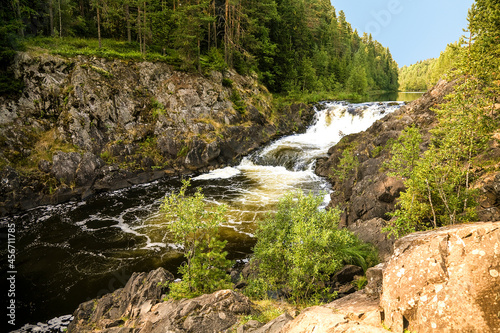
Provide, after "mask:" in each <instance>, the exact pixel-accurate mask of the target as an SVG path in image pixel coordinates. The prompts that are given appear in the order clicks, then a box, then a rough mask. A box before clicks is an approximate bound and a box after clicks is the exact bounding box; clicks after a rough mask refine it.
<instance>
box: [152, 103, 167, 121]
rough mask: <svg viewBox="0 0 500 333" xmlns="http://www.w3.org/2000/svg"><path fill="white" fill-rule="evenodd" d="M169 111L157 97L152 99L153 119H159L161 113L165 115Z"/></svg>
mask: <svg viewBox="0 0 500 333" xmlns="http://www.w3.org/2000/svg"><path fill="white" fill-rule="evenodd" d="M166 113H167V111H166V110H165V106H164V105H163V104H162V103H160V102H158V100H157V99H156V98H152V99H151V115H152V116H153V119H158V117H159V116H160V115H165V114H166Z"/></svg>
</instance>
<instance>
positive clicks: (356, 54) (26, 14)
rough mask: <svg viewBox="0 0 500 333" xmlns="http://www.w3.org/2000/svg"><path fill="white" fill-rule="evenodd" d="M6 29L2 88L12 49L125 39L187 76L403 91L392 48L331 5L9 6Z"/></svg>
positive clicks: (134, 2) (76, 1) (46, 2)
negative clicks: (208, 73)
mask: <svg viewBox="0 0 500 333" xmlns="http://www.w3.org/2000/svg"><path fill="white" fill-rule="evenodd" d="M0 27H1V29H2V31H1V33H0V36H1V41H0V44H1V45H0V48H1V50H0V52H1V57H2V59H1V65H2V70H3V79H2V80H3V81H4V83H5V80H6V78H7V77H8V76H6V74H5V70H6V69H7V67H8V64H9V61H11V59H12V51H13V50H15V49H16V48H19V47H21V45H22V44H23V43H20V42H23V41H25V40H26V38H28V37H37V38H41V37H42V36H45V37H50V38H52V39H57V38H62V39H64V38H70V37H72V38H85V39H89V38H94V39H96V38H97V39H98V41H99V47H100V48H101V47H103V48H104V47H105V46H104V44H103V41H105V39H112V40H115V41H122V42H123V43H124V44H126V45H127V47H129V48H134V49H135V50H136V51H137V52H140V53H141V54H142V55H143V56H144V57H145V56H146V55H148V54H159V55H161V56H162V57H163V58H162V59H166V61H168V62H170V63H172V64H174V65H176V66H177V67H178V68H180V69H182V70H187V71H199V72H203V71H204V70H206V69H208V70H211V69H215V70H224V69H226V68H233V69H235V70H236V71H238V72H239V73H240V74H250V73H256V74H258V76H259V79H260V80H261V82H262V83H264V84H265V85H266V86H267V87H268V88H269V90H271V91H272V92H275V93H291V92H311V91H315V92H318V91H348V92H352V93H356V94H363V93H365V92H366V91H369V90H391V91H393V90H397V87H398V66H397V64H396V62H395V61H394V60H393V59H392V57H391V53H390V52H389V49H388V48H385V47H383V46H382V45H381V44H380V43H379V42H377V41H375V40H373V39H372V37H371V35H366V34H364V35H363V36H359V35H358V33H357V31H355V30H354V31H353V29H352V27H351V25H350V24H349V23H348V22H347V21H346V17H345V14H344V13H343V12H342V11H340V12H338V13H337V12H336V11H335V8H334V7H333V6H332V5H331V3H330V1H329V0H308V1H305V0H219V1H217V0H188V1H182V2H181V1H179V0H149V1H139V0H34V1H28V0H15V1H8V0H2V6H1V7H0ZM28 40H29V39H28ZM81 46H82V48H83V46H85V45H84V44H82V45H81ZM4 85H5V84H4ZM9 85H10V84H9Z"/></svg>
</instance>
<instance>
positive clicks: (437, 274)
mask: <svg viewBox="0 0 500 333" xmlns="http://www.w3.org/2000/svg"><path fill="white" fill-rule="evenodd" d="M381 306H382V307H383V308H384V313H385V321H384V322H385V324H386V325H387V326H388V327H390V328H391V330H392V332H403V330H405V329H407V330H409V331H412V332H420V333H423V332H500V222H490V223H475V224H465V225H454V226H450V227H445V228H441V229H438V230H432V231H427V232H419V233H414V234H410V235H408V236H406V237H403V238H401V239H399V240H398V241H397V242H396V244H395V251H394V256H393V257H392V258H391V259H390V261H389V262H388V264H387V267H386V269H385V271H384V274H383V294H382V298H381Z"/></svg>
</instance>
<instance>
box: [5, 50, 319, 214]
mask: <svg viewBox="0 0 500 333" xmlns="http://www.w3.org/2000/svg"><path fill="white" fill-rule="evenodd" d="M13 66H14V67H13V69H14V73H16V77H18V78H20V79H22V80H23V82H24V86H25V88H24V90H23V91H22V93H21V95H20V96H17V97H16V98H10V99H9V98H5V97H1V98H0V141H1V142H2V150H1V152H0V174H1V176H2V179H3V180H4V181H3V182H2V188H1V196H0V215H6V214H12V213H14V212H19V211H23V210H26V209H30V208H33V207H36V206H39V205H45V204H56V203H60V202H64V201H68V200H72V199H76V200H82V199H85V198H87V197H89V196H91V195H94V194H97V193H101V192H103V191H109V190H116V189H120V188H125V187H129V186H132V185H135V184H141V183H146V182H150V181H153V180H156V179H159V178H162V177H165V176H174V175H182V174H192V173H193V172H206V171H209V170H213V169H216V168H220V167H223V166H227V165H234V164H235V163H238V162H239V160H240V159H241V157H242V156H244V155H247V154H248V153H249V152H251V151H252V150H254V149H256V148H257V147H260V146H261V145H262V144H263V143H266V142H269V141H271V140H273V139H274V138H277V137H279V136H281V135H284V134H289V133H293V132H296V131H300V130H303V129H304V128H305V127H306V126H307V125H308V124H309V122H310V120H311V118H312V116H313V113H314V112H313V110H312V107H311V106H308V105H305V104H294V105H286V106H283V107H282V108H280V109H275V108H274V106H273V103H272V96H271V95H270V94H269V93H268V91H267V89H266V88H265V87H264V86H262V85H260V84H259V83H258V82H257V79H256V78H255V77H251V76H246V77H244V76H241V75H238V74H236V73H234V72H232V71H226V72H225V74H224V75H222V74H221V73H219V72H212V73H211V74H210V75H209V76H208V77H205V76H202V75H199V74H190V73H184V72H178V71H175V70H173V69H172V67H170V66H168V65H166V64H164V63H152V62H135V61H130V60H127V61H124V60H116V59H115V60H108V59H102V58H95V57H84V56H78V57H74V58H63V57H60V56H54V55H49V54H47V53H43V52H42V53H41V54H40V53H39V52H37V51H35V50H31V51H29V52H24V53H19V54H18V55H17V56H16V58H15V62H14V65H13Z"/></svg>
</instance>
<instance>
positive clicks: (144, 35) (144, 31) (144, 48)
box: [142, 1, 146, 54]
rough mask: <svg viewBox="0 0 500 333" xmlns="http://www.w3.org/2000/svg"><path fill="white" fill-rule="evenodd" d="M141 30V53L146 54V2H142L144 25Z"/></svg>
mask: <svg viewBox="0 0 500 333" xmlns="http://www.w3.org/2000/svg"><path fill="white" fill-rule="evenodd" d="M142 30H143V36H142V42H143V43H144V46H143V47H142V52H143V53H144V54H146V1H144V24H143V27H142Z"/></svg>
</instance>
